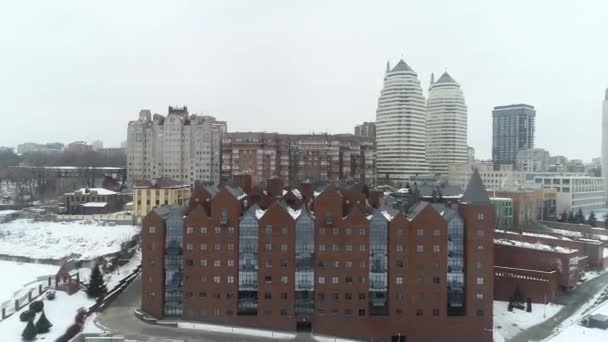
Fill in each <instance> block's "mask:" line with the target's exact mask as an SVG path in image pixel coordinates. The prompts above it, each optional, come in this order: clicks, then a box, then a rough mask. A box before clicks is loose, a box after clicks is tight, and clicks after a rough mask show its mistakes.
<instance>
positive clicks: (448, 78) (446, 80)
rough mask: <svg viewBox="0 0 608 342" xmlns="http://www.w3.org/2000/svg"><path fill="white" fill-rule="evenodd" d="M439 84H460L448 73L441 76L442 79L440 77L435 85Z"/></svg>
mask: <svg viewBox="0 0 608 342" xmlns="http://www.w3.org/2000/svg"><path fill="white" fill-rule="evenodd" d="M437 83H458V82H456V80H454V79H453V78H452V76H450V74H448V72H447V71H446V72H444V73H443V75H441V77H439V79H438V80H437V82H435V83H434V84H437Z"/></svg>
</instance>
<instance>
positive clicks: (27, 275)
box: [0, 260, 59, 303]
mask: <svg viewBox="0 0 608 342" xmlns="http://www.w3.org/2000/svg"><path fill="white" fill-rule="evenodd" d="M0 270H2V274H5V275H8V276H6V277H3V279H2V281H1V282H0V303H3V302H4V301H6V300H9V299H11V298H12V297H13V295H15V294H16V293H17V292H20V291H21V290H22V289H23V287H24V285H26V284H28V286H27V288H26V290H25V293H27V289H29V288H31V287H37V286H38V282H37V281H36V280H37V278H38V277H42V276H48V275H53V276H54V275H55V274H56V273H57V271H58V270H59V266H56V265H43V264H30V263H22V262H15V261H4V260H0ZM30 283H31V284H30Z"/></svg>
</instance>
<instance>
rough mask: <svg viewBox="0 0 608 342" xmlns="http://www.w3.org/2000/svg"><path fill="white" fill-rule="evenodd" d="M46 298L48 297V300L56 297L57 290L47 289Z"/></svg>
mask: <svg viewBox="0 0 608 342" xmlns="http://www.w3.org/2000/svg"><path fill="white" fill-rule="evenodd" d="M46 299H48V300H53V299H55V291H53V290H48V291H46Z"/></svg>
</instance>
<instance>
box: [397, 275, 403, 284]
mask: <svg viewBox="0 0 608 342" xmlns="http://www.w3.org/2000/svg"><path fill="white" fill-rule="evenodd" d="M395 284H397V285H402V284H403V277H396V278H395Z"/></svg>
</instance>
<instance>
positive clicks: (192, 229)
mask: <svg viewBox="0 0 608 342" xmlns="http://www.w3.org/2000/svg"><path fill="white" fill-rule="evenodd" d="M193 232H194V228H192V227H187V228H186V234H192V233H193Z"/></svg>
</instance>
